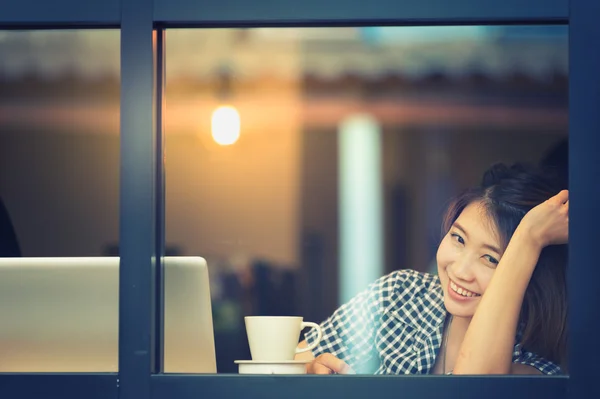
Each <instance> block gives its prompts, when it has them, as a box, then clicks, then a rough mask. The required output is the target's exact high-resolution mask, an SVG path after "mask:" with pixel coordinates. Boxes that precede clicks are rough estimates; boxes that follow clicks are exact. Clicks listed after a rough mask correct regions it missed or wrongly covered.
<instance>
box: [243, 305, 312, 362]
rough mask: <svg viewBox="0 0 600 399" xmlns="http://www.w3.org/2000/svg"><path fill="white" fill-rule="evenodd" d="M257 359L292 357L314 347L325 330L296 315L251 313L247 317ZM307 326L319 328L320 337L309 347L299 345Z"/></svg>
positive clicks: (248, 332)
mask: <svg viewBox="0 0 600 399" xmlns="http://www.w3.org/2000/svg"><path fill="white" fill-rule="evenodd" d="M244 320H245V322H246V332H247V334H248V343H249V344H250V354H251V355H252V360H253V361H289V360H294V356H295V355H296V354H297V353H302V352H307V351H309V350H312V349H314V348H315V347H316V346H317V345H318V344H319V342H320V341H321V338H322V337H323V332H322V331H321V327H320V326H319V325H318V324H316V323H311V322H308V321H303V318H302V317H296V316H248V317H245V318H244ZM306 327H314V328H316V329H317V339H316V340H315V342H313V343H312V344H310V345H309V346H307V347H306V348H302V349H297V348H296V347H297V346H298V340H299V338H300V332H301V331H302V330H303V329H304V328H306Z"/></svg>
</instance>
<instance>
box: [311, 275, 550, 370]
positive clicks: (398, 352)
mask: <svg viewBox="0 0 600 399" xmlns="http://www.w3.org/2000/svg"><path fill="white" fill-rule="evenodd" d="M446 315H447V312H446V308H445V307H444V297H443V291H442V287H441V285H440V281H439V278H438V277H437V276H434V275H431V274H424V273H419V272H416V271H414V270H399V271H396V272H393V273H391V274H389V275H387V276H384V277H382V278H380V279H379V280H377V281H376V282H375V283H373V284H371V285H370V286H369V287H368V288H367V289H366V290H365V291H363V292H362V293H360V294H358V295H357V296H356V297H354V298H353V299H352V300H351V301H350V302H348V303H347V304H345V305H343V306H342V307H340V308H339V309H338V310H336V311H335V313H333V315H332V316H331V317H329V318H328V319H327V320H325V321H324V322H323V323H322V324H321V328H322V330H323V339H322V340H321V342H320V343H319V345H318V346H317V347H316V348H315V349H313V354H314V355H315V357H317V356H319V355H320V354H322V353H331V354H333V355H335V356H336V357H338V358H340V359H342V360H344V361H345V362H346V363H348V364H349V365H350V366H351V367H352V368H353V369H354V370H355V371H356V372H357V373H369V374H371V373H374V374H427V373H430V372H432V370H433V366H434V364H435V359H436V356H437V355H438V353H439V349H440V345H441V343H442V330H443V328H444V321H445V319H446ZM316 337H317V334H316V330H315V329H312V330H310V331H308V332H307V333H306V335H305V338H306V341H307V343H309V344H310V343H312V342H314V341H315V339H316ZM513 363H521V364H525V365H528V366H532V367H535V368H536V369H538V370H539V371H540V372H542V374H560V373H561V370H560V368H559V367H558V366H557V365H556V364H554V363H552V362H550V361H548V360H545V359H543V358H541V357H539V356H537V355H535V354H533V353H531V352H528V351H526V350H525V349H523V348H522V347H521V344H519V343H517V344H516V345H515V347H514V352H513Z"/></svg>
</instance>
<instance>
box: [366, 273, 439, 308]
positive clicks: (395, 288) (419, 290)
mask: <svg viewBox="0 0 600 399" xmlns="http://www.w3.org/2000/svg"><path fill="white" fill-rule="evenodd" d="M440 289H441V287H440V280H439V278H438V276H436V275H433V274H429V273H423V272H419V271H416V270H412V269H399V270H395V271H393V272H391V273H389V274H386V275H385V276H383V277H381V278H379V279H378V280H377V281H375V282H374V283H373V284H371V286H370V291H372V292H373V291H375V292H377V293H378V294H379V295H381V296H382V297H384V298H386V297H387V298H402V299H404V300H406V299H407V298H409V297H415V296H422V295H424V294H427V295H431V294H432V293H433V294H437V293H438V292H439V291H440Z"/></svg>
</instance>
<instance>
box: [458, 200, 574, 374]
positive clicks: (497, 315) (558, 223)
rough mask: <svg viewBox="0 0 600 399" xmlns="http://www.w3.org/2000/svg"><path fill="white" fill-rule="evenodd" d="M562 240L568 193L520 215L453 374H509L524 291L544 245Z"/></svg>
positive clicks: (563, 237)
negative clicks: (517, 225) (522, 216)
mask: <svg viewBox="0 0 600 399" xmlns="http://www.w3.org/2000/svg"><path fill="white" fill-rule="evenodd" d="M567 240H568V191H566V190H564V191H561V192H560V193H559V194H557V195H556V196H554V197H552V198H550V199H549V200H547V201H546V202H544V203H542V204H540V205H538V206H536V207H535V208H533V209H532V210H531V211H530V212H528V213H527V215H525V217H524V218H523V220H522V221H521V223H520V224H519V227H517V229H516V231H515V233H514V234H513V236H512V238H511V240H510V242H509V244H508V246H507V248H506V251H505V252H504V254H503V255H502V258H501V260H500V262H499V264H498V266H497V268H496V271H495V272H494V276H493V277H492V279H491V281H490V284H489V285H488V287H487V289H486V291H485V293H484V294H483V295H482V297H481V301H480V303H479V305H478V307H477V310H476V312H475V314H474V316H473V319H472V320H471V323H470V325H469V328H468V330H467V333H466V335H465V338H464V340H463V343H462V345H461V347H460V350H459V353H458V356H457V359H456V364H455V366H454V371H453V373H454V374H509V373H511V372H519V370H516V369H514V368H513V366H512V353H513V347H514V340H515V335H516V330H517V323H518V320H519V314H520V311H521V305H522V304H523V297H524V295H525V290H526V289H527V286H528V284H529V280H530V279H531V276H532V274H533V271H534V269H535V266H536V264H537V261H538V258H539V255H540V252H541V250H542V249H543V248H544V247H545V246H546V245H551V244H561V243H566V242H567Z"/></svg>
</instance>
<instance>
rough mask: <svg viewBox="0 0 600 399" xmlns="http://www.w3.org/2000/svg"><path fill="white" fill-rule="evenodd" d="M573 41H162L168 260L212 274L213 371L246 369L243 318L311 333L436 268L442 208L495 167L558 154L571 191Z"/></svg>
mask: <svg viewBox="0 0 600 399" xmlns="http://www.w3.org/2000/svg"><path fill="white" fill-rule="evenodd" d="M567 39H568V37H567V30H566V28H565V27H561V26H461V27H364V28H257V29H210V30H201V29H198V30H188V29H171V30H168V31H167V32H166V49H167V50H166V60H165V63H166V77H167V78H166V95H165V99H166V111H165V117H164V120H165V138H164V140H165V159H166V161H165V171H166V185H165V190H166V202H165V209H166V213H165V220H166V253H167V255H169V254H177V255H187V256H189V255H192V256H203V257H205V258H206V259H207V261H208V265H209V273H210V276H211V282H212V285H211V294H212V300H213V317H214V328H215V340H216V355H217V370H218V371H219V372H221V373H237V365H236V364H234V361H235V360H246V359H250V352H249V349H248V342H247V338H246V330H245V327H244V319H243V317H244V316H250V315H302V316H303V317H304V319H305V320H310V321H315V322H321V321H323V320H324V319H325V318H327V317H328V316H329V315H331V314H332V313H333V311H334V310H335V309H336V308H337V307H338V306H339V305H341V304H342V303H345V302H347V301H348V300H349V299H350V298H352V297H353V296H354V295H355V294H357V293H358V292H360V291H361V290H362V289H364V288H365V287H366V286H367V285H368V284H369V283H371V282H373V281H374V280H376V279H377V278H379V277H381V276H382V275H384V274H387V273H389V272H391V271H393V270H397V269H406V268H409V269H415V270H418V271H421V272H430V273H436V272H437V266H436V264H435V254H436V251H437V247H438V244H439V240H440V231H441V224H442V216H443V212H444V210H445V208H446V206H447V204H448V202H449V201H450V199H451V198H452V197H454V196H456V195H458V194H459V193H460V192H461V191H463V190H464V189H465V188H468V187H471V186H473V185H476V184H477V183H478V182H479V181H480V179H481V176H482V175H483V172H484V171H485V170H486V169H487V168H489V167H490V166H491V165H492V164H494V163H497V162H505V163H507V164H511V163H513V162H517V161H519V162H529V163H532V164H538V163H540V162H547V160H546V158H548V157H549V156H551V154H550V153H552V152H555V153H558V154H559V157H562V158H560V160H559V162H562V163H561V164H560V165H559V166H560V167H561V168H562V173H563V175H564V176H565V177H564V178H565V179H566V173H567V165H566V156H567V149H568V146H567V143H568V141H567V134H568V67H567V66H568V40H567ZM265 59H269V62H268V63H265V62H264V60H265ZM228 113H229V114H228ZM365 125H366V127H365ZM352 129H358V130H360V132H361V133H360V134H362V135H356V136H351V133H350V132H349V130H352ZM350 137H354V138H353V139H351V138H350ZM365 193H367V194H368V195H367V194H365Z"/></svg>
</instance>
